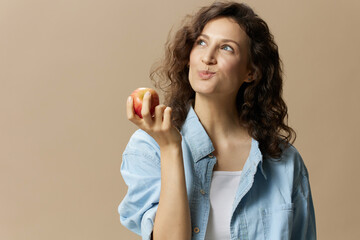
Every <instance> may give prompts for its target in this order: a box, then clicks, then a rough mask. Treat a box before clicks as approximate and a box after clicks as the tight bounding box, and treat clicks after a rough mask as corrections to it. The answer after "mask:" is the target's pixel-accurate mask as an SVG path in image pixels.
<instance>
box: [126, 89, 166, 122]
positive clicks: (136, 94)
mask: <svg viewBox="0 0 360 240" xmlns="http://www.w3.org/2000/svg"><path fill="white" fill-rule="evenodd" d="M146 94H149V95H147V96H145V95H146ZM131 97H132V98H133V106H134V111H135V113H136V115H138V116H139V117H140V118H143V114H145V115H146V114H149V115H150V117H152V116H154V113H155V107H156V106H157V105H159V95H158V94H157V93H156V91H155V90H154V89H152V88H137V89H136V90H135V91H133V92H132V93H131ZM144 98H145V99H144ZM144 100H145V101H144Z"/></svg>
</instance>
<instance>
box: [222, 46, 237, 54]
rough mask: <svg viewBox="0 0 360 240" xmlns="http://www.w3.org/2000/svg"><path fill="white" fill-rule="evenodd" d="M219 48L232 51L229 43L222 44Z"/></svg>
mask: <svg viewBox="0 0 360 240" xmlns="http://www.w3.org/2000/svg"><path fill="white" fill-rule="evenodd" d="M221 49H223V50H225V51H229V52H234V49H233V48H232V47H230V46H229V45H224V46H222V47H221Z"/></svg>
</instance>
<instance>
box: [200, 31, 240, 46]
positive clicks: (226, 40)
mask: <svg viewBox="0 0 360 240" xmlns="http://www.w3.org/2000/svg"><path fill="white" fill-rule="evenodd" d="M200 36H201V37H204V38H206V39H210V37H209V36H208V35H206V34H203V33H201V34H200V35H199V37H200ZM221 41H222V42H232V43H235V44H236V45H237V46H238V47H239V48H241V47H240V44H239V43H238V42H236V41H234V40H231V39H221Z"/></svg>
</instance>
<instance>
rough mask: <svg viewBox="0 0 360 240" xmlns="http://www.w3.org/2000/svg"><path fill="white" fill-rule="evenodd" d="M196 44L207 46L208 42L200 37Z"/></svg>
mask: <svg viewBox="0 0 360 240" xmlns="http://www.w3.org/2000/svg"><path fill="white" fill-rule="evenodd" d="M196 45H200V46H205V45H206V43H205V41H204V40H202V39H199V40H197V41H196Z"/></svg>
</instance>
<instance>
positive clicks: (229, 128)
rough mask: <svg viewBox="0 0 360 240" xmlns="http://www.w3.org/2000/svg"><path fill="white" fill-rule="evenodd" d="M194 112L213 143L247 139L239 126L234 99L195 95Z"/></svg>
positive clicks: (244, 130) (242, 128)
mask: <svg viewBox="0 0 360 240" xmlns="http://www.w3.org/2000/svg"><path fill="white" fill-rule="evenodd" d="M194 110H195V112H196V114H197V116H198V118H199V120H200V122H201V124H202V125H203V126H204V128H205V130H206V132H207V134H208V135H209V137H210V138H211V140H212V141H213V142H219V141H220V142H224V141H228V140H229V141H231V139H232V138H237V139H239V137H240V138H244V139H248V137H249V136H248V134H247V130H246V129H245V128H244V127H242V126H241V123H240V120H239V117H238V112H237V109H236V98H235V97H233V98H231V101H229V97H228V96H224V97H214V96H211V97H210V96H205V95H200V94H196V97H195V106H194Z"/></svg>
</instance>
